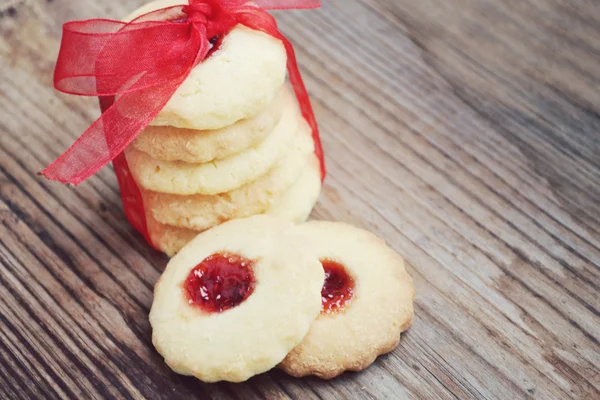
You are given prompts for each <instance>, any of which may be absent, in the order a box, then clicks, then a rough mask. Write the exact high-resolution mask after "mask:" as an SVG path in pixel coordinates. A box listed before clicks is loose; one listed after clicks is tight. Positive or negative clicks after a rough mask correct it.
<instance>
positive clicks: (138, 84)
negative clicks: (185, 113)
mask: <svg viewBox="0 0 600 400" xmlns="http://www.w3.org/2000/svg"><path fill="white" fill-rule="evenodd" d="M246 2H247V0H189V5H181V6H174V7H167V8H163V9H160V10H156V11H153V12H150V13H148V14H145V15H142V16H141V17H138V18H136V19H135V20H133V21H131V22H121V21H113V20H107V19H92V20H86V21H73V22H68V23H66V24H65V25H64V26H63V37H62V43H61V48H60V52H59V55H58V61H57V63H56V69H55V72H54V86H55V87H56V89H58V90H60V91H62V92H65V93H71V94H76V95H81V96H98V97H114V98H115V99H116V100H115V101H114V103H113V104H112V105H110V106H109V107H108V108H107V109H106V110H105V111H104V112H103V113H102V115H101V116H100V118H98V119H97V120H96V121H95V122H94V123H93V124H92V125H91V126H90V127H89V128H88V129H87V130H86V131H85V132H84V133H83V135H81V136H80V137H79V139H77V140H76V141H75V143H74V144H73V145H72V146H71V147H70V148H69V149H68V150H67V151H65V152H64V153H63V154H62V155H61V156H60V157H59V158H58V159H57V160H56V161H54V162H53V163H52V164H50V165H49V166H48V167H47V168H46V169H45V170H43V171H42V172H41V174H43V175H44V176H45V177H46V178H48V179H52V180H57V181H60V182H63V183H71V184H74V185H77V184H79V183H81V182H83V181H84V180H86V179H87V178H89V177H90V176H92V175H93V174H94V173H96V172H97V171H98V170H99V169H100V168H102V167H103V166H105V165H106V164H108V163H109V162H110V161H111V160H114V159H115V158H117V157H118V156H119V155H120V154H121V153H122V152H123V150H124V149H125V148H126V147H127V146H128V145H129V144H130V143H131V142H132V141H133V140H134V139H135V137H136V136H137V135H138V134H139V133H140V132H141V131H142V130H143V129H144V128H145V127H146V126H148V125H149V124H150V122H151V121H152V120H154V118H155V117H156V116H157V115H158V114H159V112H160V111H161V110H162V108H163V107H164V106H165V105H166V104H167V102H168V101H169V99H170V98H171V97H172V96H173V94H174V93H175V91H176V90H177V88H178V87H179V86H180V85H181V83H182V82H183V81H184V80H185V79H186V78H187V76H188V75H189V73H190V71H191V70H192V68H194V67H195V66H196V65H197V64H198V63H200V62H202V61H203V60H204V59H205V58H206V57H207V56H208V54H209V51H210V49H211V43H210V40H211V39H212V38H215V37H219V36H221V35H224V34H227V33H228V32H229V31H230V30H231V29H232V28H233V27H234V26H235V25H237V24H242V25H245V26H247V27H249V28H251V29H254V30H258V31H262V32H265V33H267V34H269V35H271V36H273V37H275V38H277V39H279V40H281V41H282V42H283V44H284V46H285V50H286V52H287V57H288V61H287V69H288V75H289V79H290V82H291V84H292V86H293V88H294V92H295V94H296V97H297V98H298V102H299V104H300V109H301V111H302V115H303V116H304V118H305V119H306V121H307V122H308V123H309V125H310V127H311V129H312V134H313V138H314V143H315V154H316V155H317V156H318V157H319V160H320V163H321V176H322V178H324V177H325V165H324V160H323V151H322V148H321V142H320V139H319V131H318V127H317V123H316V120H315V117H314V114H313V110H312V106H311V104H310V100H309V98H308V94H307V92H306V88H305V86H304V82H303V81H302V77H301V76H300V72H299V71H298V65H297V62H296V56H295V53H294V49H293V47H292V44H291V43H290V42H289V41H288V40H287V39H286V38H285V37H284V36H283V35H282V34H281V32H279V29H278V28H277V23H276V22H275V19H274V18H273V17H272V16H271V15H270V14H269V13H268V12H266V11H265V10H267V9H269V10H288V9H307V8H317V7H320V5H321V4H320V0H288V1H286V0H254V2H253V3H254V4H255V5H248V4H245V3H246ZM181 13H183V14H185V15H186V16H187V17H186V18H180V19H176V20H171V21H169V20H168V19H169V16H172V15H173V14H179V15H181ZM117 176H119V173H117ZM120 178H122V177H120ZM121 180H122V179H119V183H120V184H121ZM121 189H123V185H122V184H121ZM135 189H136V190H137V187H136V188H135ZM124 201H125V198H124ZM125 208H126V209H127V206H125Z"/></svg>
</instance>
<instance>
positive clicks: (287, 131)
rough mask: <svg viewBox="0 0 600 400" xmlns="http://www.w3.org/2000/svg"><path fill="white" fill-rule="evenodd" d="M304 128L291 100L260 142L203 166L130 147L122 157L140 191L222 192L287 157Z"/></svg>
mask: <svg viewBox="0 0 600 400" xmlns="http://www.w3.org/2000/svg"><path fill="white" fill-rule="evenodd" d="M304 125H305V121H304V119H303V117H302V115H301V114H300V110H299V108H298V106H297V104H295V103H294V102H291V101H290V103H288V104H286V106H285V108H284V110H283V116H282V117H281V120H280V121H279V123H278V124H277V126H276V127H275V130H274V131H273V132H272V133H270V134H269V135H268V136H267V138H266V139H265V140H264V141H263V142H261V143H260V144H258V145H257V146H255V147H251V148H249V149H246V150H244V151H242V152H241V153H238V154H235V155H232V156H230V157H227V158H223V159H220V160H215V161H213V162H210V163H204V164H191V163H186V162H183V161H161V160H157V159H155V158H152V157H150V156H149V155H148V154H146V153H144V152H142V151H139V150H137V149H135V148H134V147H133V146H129V147H127V149H125V157H126V158H127V164H128V165H129V169H130V171H131V175H132V176H133V178H134V179H135V181H136V183H137V184H138V186H140V187H142V188H143V189H146V190H152V191H156V192H162V193H170V194H179V195H192V194H206V195H212V194H217V193H224V192H229V191H230V190H233V189H236V188H239V187H240V186H242V185H244V184H246V183H248V182H252V181H254V180H256V179H258V178H259V177H260V176H262V175H264V174H266V173H267V172H268V171H269V170H270V169H271V168H272V167H273V166H274V165H275V164H276V163H277V162H278V161H279V160H281V159H282V158H283V157H285V156H286V155H287V154H289V152H290V151H291V150H292V148H293V146H294V137H295V136H296V135H297V133H298V131H299V130H300V129H302V128H301V127H303V126H304Z"/></svg>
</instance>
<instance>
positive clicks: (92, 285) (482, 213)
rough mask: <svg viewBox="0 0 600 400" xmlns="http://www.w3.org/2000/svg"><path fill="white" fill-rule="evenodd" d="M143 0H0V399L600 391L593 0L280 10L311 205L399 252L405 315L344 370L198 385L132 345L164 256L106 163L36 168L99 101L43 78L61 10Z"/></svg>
mask: <svg viewBox="0 0 600 400" xmlns="http://www.w3.org/2000/svg"><path fill="white" fill-rule="evenodd" d="M140 3H141V1H140V0H135V1H126V2H125V1H113V0H78V1H77V2H75V1H52V0H47V1H44V0H21V1H19V0H15V1H11V0H1V1H0V6H1V10H2V14H1V18H0V32H1V38H0V71H1V74H0V222H1V223H0V263H1V268H0V318H1V320H0V347H1V349H0V392H1V395H0V397H2V398H3V399H4V398H59V397H72V398H86V399H87V398H93V397H94V398H95V397H107V398H110V397H123V398H141V397H147V398H169V399H173V398H192V397H198V398H202V397H205V398H208V397H209V396H210V397H214V398H219V399H229V398H239V399H252V398H269V399H275V398H298V399H316V398H322V399H337V398H393V399H398V398H426V399H436V398H444V399H445V398H481V399H492V398H495V399H517V398H539V399H565V398H580V399H594V398H600V373H599V367H598V366H599V365H600V351H599V350H600V344H599V338H600V313H599V310H600V299H599V297H600V292H599V291H598V287H599V286H600V271H599V266H600V90H599V89H600V2H597V1H591V0H589V1H583V0H582V1H568V0H525V1H523V0H508V1H496V0H450V1H448V0H420V1H413V0H325V3H326V4H325V7H324V9H322V10H317V11H310V12H289V13H278V17H279V21H280V24H281V26H282V30H283V31H284V32H285V33H286V34H288V35H289V37H290V38H291V39H292V40H293V41H294V42H295V43H296V47H297V51H298V55H299V58H300V63H301V67H302V69H303V72H304V76H305V79H306V81H307V84H308V88H309V90H310V92H311V94H312V96H313V98H314V105H315V108H316V113H317V116H318V119H319V121H320V124H321V127H322V134H323V140H324V145H325V149H326V152H327V156H328V165H329V172H330V175H329V177H328V179H327V187H326V188H325V190H324V192H323V195H322V197H321V200H320V202H319V204H318V207H317V208H316V210H315V212H314V217H315V218H325V219H336V220H342V221H347V222H351V223H354V224H356V225H359V226H362V227H365V228H367V229H370V230H373V231H375V232H377V233H378V234H380V235H382V236H383V237H385V238H386V239H387V240H388V242H389V243H390V244H391V245H392V246H393V247H394V248H395V249H397V250H398V251H399V252H400V253H402V254H403V255H405V257H406V258H407V259H408V261H409V262H410V263H411V264H412V265H413V266H414V267H412V268H411V270H410V273H411V274H412V275H413V277H414V279H415V283H416V286H417V291H418V296H417V299H416V318H415V321H414V325H413V327H412V329H411V330H410V331H409V332H408V333H407V334H406V335H405V336H404V338H403V340H402V342H401V344H400V346H399V347H398V348H397V349H396V350H395V351H394V352H393V353H391V354H390V355H387V356H384V357H381V358H380V359H379V360H378V361H377V362H376V363H375V364H374V365H373V366H372V367H370V368H369V369H367V370H366V371H364V372H362V373H349V374H346V375H344V376H342V377H341V378H339V379H336V380H333V381H329V382H327V381H320V380H318V379H293V378H290V377H287V376H285V375H284V374H283V373H281V372H279V371H273V372H270V373H267V374H264V375H262V376H258V377H256V378H253V379H251V380H250V381H249V382H247V383H243V384H217V385H206V384H202V383H200V382H197V381H196V380H194V379H191V378H184V377H180V376H177V375H175V374H174V373H172V372H170V371H169V370H168V368H166V366H165V365H164V364H163V363H162V361H161V358H160V357H159V356H158V354H157V353H156V352H155V351H154V350H153V348H152V345H151V343H150V327H149V324H148V318H147V315H148V310H149V307H150V304H151V301H152V287H153V284H154V282H155V281H156V279H157V278H158V276H159V274H160V272H161V270H162V268H163V267H164V265H165V262H166V259H165V258H164V257H162V256H161V255H159V254H158V253H156V252H154V251H151V250H150V249H149V248H148V246H147V245H146V244H145V243H144V242H143V240H142V238H141V237H140V236H139V235H137V234H136V233H134V232H133V231H132V229H131V227H130V226H129V225H128V224H127V223H126V222H125V220H124V218H123V211H122V207H121V204H120V200H119V195H118V190H117V183H116V180H115V178H114V176H113V173H112V171H111V170H110V168H105V169H104V170H103V171H101V172H100V173H99V174H98V175H97V176H95V177H93V178H92V179H90V180H89V181H88V182H85V183H84V184H82V185H81V186H80V187H79V188H77V189H76V190H71V189H69V188H67V187H63V186H61V185H59V184H55V183H50V182H47V181H44V180H43V179H40V178H38V177H36V176H35V173H36V172H37V171H39V170H40V169H41V168H42V167H43V166H45V165H46V164H48V163H49V162H50V161H52V160H53V159H54V158H55V157H56V156H57V155H58V154H59V153H60V152H61V151H63V150H64V149H65V148H66V147H67V146H68V145H69V144H70V143H71V142H72V141H73V140H74V139H75V138H76V137H77V135H78V134H80V133H81V132H82V131H83V130H84V129H85V128H86V127H87V126H88V124H89V123H90V122H91V121H92V120H93V119H94V118H96V117H97V115H98V109H97V105H96V102H95V101H94V100H93V99H82V98H76V97H72V96H66V95H61V94H58V93H56V92H55V91H54V90H53V89H52V87H51V80H52V71H53V65H54V64H53V63H54V60H55V56H56V54H57V51H58V43H59V38H60V26H61V24H62V23H63V22H64V21H66V20H70V19H81V18H88V17H95V16H106V17H112V18H118V17H120V16H123V15H125V14H126V12H127V11H129V10H131V9H133V8H135V7H137V6H138V5H139V4H140ZM374 328H376V327H374Z"/></svg>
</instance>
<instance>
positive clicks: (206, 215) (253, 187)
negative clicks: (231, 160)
mask: <svg viewBox="0 0 600 400" xmlns="http://www.w3.org/2000/svg"><path fill="white" fill-rule="evenodd" d="M309 158H310V160H311V163H312V160H313V159H314V158H315V156H314V154H313V141H312V138H311V136H310V128H309V127H308V124H306V128H305V129H301V131H300V132H298V134H297V137H296V138H295V146H294V148H293V150H292V152H291V153H290V154H289V155H288V156H286V157H285V158H284V159H282V160H280V161H279V163H277V164H276V165H275V167H273V168H272V169H271V170H270V171H269V172H267V174H265V175H264V176H262V177H260V178H258V179H257V180H256V181H254V182H250V183H247V184H245V185H243V186H241V187H239V188H238V189H234V190H232V191H230V192H226V193H221V194H216V195H203V194H196V195H191V196H180V195H176V194H166V193H160V192H153V191H148V190H142V198H143V199H144V207H145V208H146V209H147V210H148V211H149V212H151V213H152V215H153V216H154V218H155V219H156V220H157V221H158V222H161V223H163V224H168V225H174V226H179V227H184V228H189V229H194V230H197V231H202V230H205V229H208V228H210V227H211V226H213V225H217V224H220V223H222V222H224V221H228V220H230V219H233V218H244V217H249V216H251V215H255V214H261V213H262V212H264V211H265V210H266V209H267V208H269V207H270V206H271V205H273V204H274V203H275V202H276V201H278V199H279V198H281V197H282V195H283V193H284V192H286V191H287V190H288V189H289V188H290V187H291V186H292V185H293V184H294V182H296V181H297V180H298V178H299V177H300V175H301V174H302V173H303V171H304V170H307V160H309ZM311 193H314V190H313V191H312V192H311ZM308 195H309V196H310V193H309V194H308ZM311 208H312V207H311Z"/></svg>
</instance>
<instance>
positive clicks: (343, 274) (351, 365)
mask: <svg viewBox="0 0 600 400" xmlns="http://www.w3.org/2000/svg"><path fill="white" fill-rule="evenodd" d="M298 229H299V231H300V232H301V233H302V234H303V235H304V236H306V237H308V238H310V239H311V240H310V242H311V245H312V247H311V249H312V250H311V253H312V254H313V255H314V256H315V257H316V258H318V259H319V260H321V262H322V263H323V267H324V268H325V270H326V271H325V276H326V279H325V282H324V284H323V289H322V301H323V306H322V310H321V314H320V315H319V317H318V318H317V319H316V320H315V322H313V324H312V325H311V327H310V330H309V332H308V334H307V335H306V337H305V338H304V340H303V341H302V343H301V344H300V345H299V346H298V347H296V348H294V350H292V351H291V352H290V353H289V354H288V355H287V356H286V358H285V359H284V360H283V361H282V363H281V364H280V368H282V369H283V370H284V371H285V372H287V373H288V374H290V375H293V376H297V377H301V376H306V375H311V374H313V375H316V376H318V377H320V378H324V379H330V378H334V377H336V376H338V375H340V374H341V373H342V372H344V371H347V370H350V371H359V370H362V369H364V368H366V367H367V366H369V365H370V364H371V363H373V361H375V359H376V358H377V356H379V355H381V354H384V353H387V352H389V351H391V350H392V349H394V347H396V345H397V344H398V342H399V340H400V333H401V332H403V331H405V330H406V329H408V327H409V325H410V324H411V322H412V318H413V300H414V296H415V290H414V286H413V282H412V278H411V277H410V275H408V273H407V272H406V270H405V263H404V259H403V258H402V257H400V256H399V255H398V254H397V253H396V252H395V251H393V250H392V249H390V248H389V247H388V246H387V245H386V243H385V241H384V240H382V239H380V238H378V237H377V236H375V235H374V234H372V233H370V232H367V231H364V230H361V229H358V228H355V227H353V226H351V225H346V224H343V223H339V222H326V221H311V222H308V223H306V224H302V225H300V226H299V227H298Z"/></svg>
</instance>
